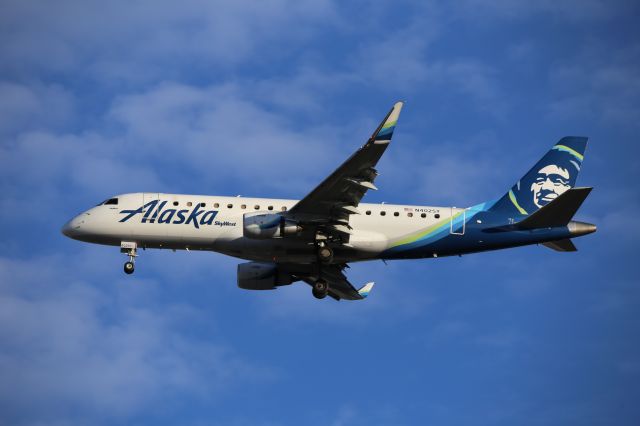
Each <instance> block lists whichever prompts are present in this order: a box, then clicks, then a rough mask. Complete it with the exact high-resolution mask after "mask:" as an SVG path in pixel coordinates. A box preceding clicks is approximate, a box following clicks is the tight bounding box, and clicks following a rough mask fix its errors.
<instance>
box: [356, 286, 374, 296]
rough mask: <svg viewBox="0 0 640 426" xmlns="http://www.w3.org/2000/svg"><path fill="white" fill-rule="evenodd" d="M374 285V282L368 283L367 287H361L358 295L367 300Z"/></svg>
mask: <svg viewBox="0 0 640 426" xmlns="http://www.w3.org/2000/svg"><path fill="white" fill-rule="evenodd" d="M374 284H375V283H373V282H370V283H366V284H365V285H363V286H362V287H360V289H359V290H358V294H359V295H360V296H362V298H363V299H365V298H366V297H367V296H368V295H369V293H371V289H372V288H373V286H374Z"/></svg>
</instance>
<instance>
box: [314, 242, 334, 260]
mask: <svg viewBox="0 0 640 426" xmlns="http://www.w3.org/2000/svg"><path fill="white" fill-rule="evenodd" d="M318 258H319V259H320V261H321V262H322V263H330V262H331V261H332V260H333V250H331V248H330V247H327V246H321V247H318Z"/></svg>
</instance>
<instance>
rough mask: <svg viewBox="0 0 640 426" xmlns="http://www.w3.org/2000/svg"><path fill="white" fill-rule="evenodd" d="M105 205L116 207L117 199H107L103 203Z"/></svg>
mask: <svg viewBox="0 0 640 426" xmlns="http://www.w3.org/2000/svg"><path fill="white" fill-rule="evenodd" d="M104 204H105V205H110V206H117V205H118V199H117V198H109V199H108V200H107V201H105V202H104Z"/></svg>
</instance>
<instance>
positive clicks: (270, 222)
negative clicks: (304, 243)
mask: <svg viewBox="0 0 640 426" xmlns="http://www.w3.org/2000/svg"><path fill="white" fill-rule="evenodd" d="M300 231H302V227H300V226H299V225H298V224H297V223H296V222H294V221H291V220H288V219H286V218H285V217H284V216H282V215H281V214H277V213H260V212H255V213H245V214H244V216H243V217H242V233H243V235H244V236H245V237H246V238H253V239H258V240H265V239H268V238H282V237H284V236H286V235H295V234H297V233H299V232H300Z"/></svg>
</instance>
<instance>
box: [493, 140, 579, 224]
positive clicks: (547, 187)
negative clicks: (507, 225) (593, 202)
mask: <svg viewBox="0 0 640 426" xmlns="http://www.w3.org/2000/svg"><path fill="white" fill-rule="evenodd" d="M586 148H587V138H585V137H580V136H566V137H564V138H562V139H560V140H559V141H558V143H556V144H555V145H554V146H553V147H552V148H551V149H550V150H549V152H547V154H546V155H545V156H544V157H542V158H541V159H540V161H538V162H537V163H536V165H535V166H533V168H532V169H531V170H529V172H527V174H526V175H524V176H523V177H522V178H521V179H520V180H518V182H516V184H515V185H513V187H511V189H510V190H509V192H507V193H506V194H504V195H503V196H502V198H500V199H499V200H498V201H497V202H496V203H495V204H494V205H493V207H491V209H490V210H492V211H506V212H513V214H515V215H529V214H531V213H534V212H536V211H537V210H538V209H540V208H541V207H543V206H546V205H547V204H549V203H550V202H552V201H553V200H555V199H556V198H558V197H559V196H560V195H561V194H563V193H565V192H566V191H568V190H569V189H571V188H573V187H574V186H575V184H576V179H577V177H578V173H579V172H580V168H581V167H582V160H583V159H584V151H585V149H586Z"/></svg>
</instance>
